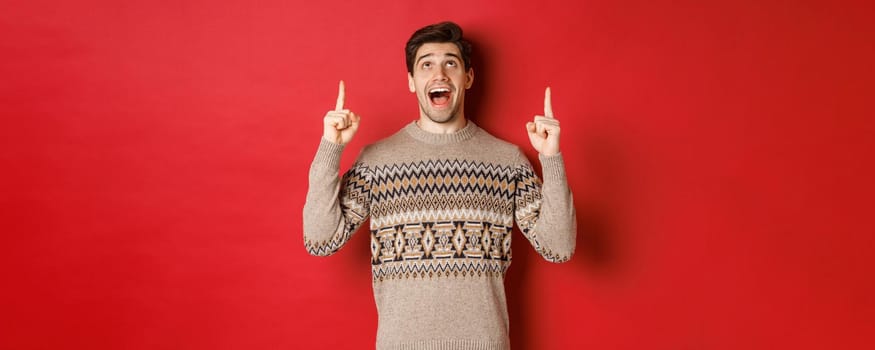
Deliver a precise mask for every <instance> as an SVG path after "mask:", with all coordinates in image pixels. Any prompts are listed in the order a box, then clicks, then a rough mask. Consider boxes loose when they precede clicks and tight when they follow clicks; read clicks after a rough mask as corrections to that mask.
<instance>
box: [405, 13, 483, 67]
mask: <svg viewBox="0 0 875 350" xmlns="http://www.w3.org/2000/svg"><path fill="white" fill-rule="evenodd" d="M427 43H453V44H456V46H457V47H458V48H459V52H460V53H461V54H462V61H463V63H464V64H465V71H467V70H469V69H471V43H470V42H468V40H465V38H463V37H462V28H461V27H459V25H458V24H455V23H453V22H441V23H436V24H432V25H428V26H425V27H422V28H420V29H419V30H417V31H416V32H414V33H413V35H411V36H410V39H409V40H407V45H406V46H405V47H404V52H405V54H406V55H407V72H408V73H410V74H413V64H414V63H415V62H416V51H417V50H419V47H420V46H422V45H423V44H427Z"/></svg>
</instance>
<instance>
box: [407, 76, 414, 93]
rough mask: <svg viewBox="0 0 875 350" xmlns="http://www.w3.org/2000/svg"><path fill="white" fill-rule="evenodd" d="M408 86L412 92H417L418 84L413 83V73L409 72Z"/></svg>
mask: <svg viewBox="0 0 875 350" xmlns="http://www.w3.org/2000/svg"><path fill="white" fill-rule="evenodd" d="M407 88H408V89H410V92H416V85H413V73H407Z"/></svg>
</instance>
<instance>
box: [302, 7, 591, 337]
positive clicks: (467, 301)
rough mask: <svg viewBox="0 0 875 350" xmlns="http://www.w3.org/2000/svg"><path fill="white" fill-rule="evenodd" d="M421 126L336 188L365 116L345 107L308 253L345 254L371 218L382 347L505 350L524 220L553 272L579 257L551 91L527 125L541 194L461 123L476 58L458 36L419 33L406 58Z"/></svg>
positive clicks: (310, 215)
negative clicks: (509, 286) (509, 279)
mask: <svg viewBox="0 0 875 350" xmlns="http://www.w3.org/2000/svg"><path fill="white" fill-rule="evenodd" d="M406 56H407V71H408V76H407V78H408V86H409V88H410V92H412V93H415V94H416V98H417V100H418V102H419V119H417V120H416V121H414V122H412V123H410V124H408V125H407V126H405V127H404V128H403V129H401V130H400V131H398V132H397V133H395V134H394V135H392V136H389V137H388V138H385V139H383V140H381V141H379V142H377V143H375V144H372V145H369V146H367V147H365V149H364V150H362V152H361V154H360V155H359V157H358V159H357V160H356V162H355V164H354V165H353V166H352V168H351V169H349V171H348V172H347V173H346V174H345V175H344V176H343V178H342V179H338V168H339V160H340V155H341V152H342V151H343V148H344V145H346V144H347V143H348V142H349V141H350V140H351V139H352V137H353V135H355V133H356V130H358V127H359V124H360V122H361V118H360V117H359V116H358V115H356V114H355V113H353V112H351V111H349V110H347V109H344V108H343V103H344V85H343V82H342V81H341V82H340V91H339V94H338V97H337V104H336V108H335V109H334V110H333V111H329V112H328V113H327V114H326V115H325V118H324V120H323V124H324V132H323V138H322V140H321V143H320V145H319V149H318V151H317V152H316V157H315V159H314V160H313V164H312V166H311V168H310V188H309V191H308V193H307V202H306V204H305V205H304V241H305V247H306V248H307V251H308V252H309V253H310V254H313V255H321V256H324V255H330V254H333V253H334V252H336V251H337V250H338V249H340V248H341V247H342V246H343V245H344V244H345V243H346V242H347V241H348V240H349V238H350V236H351V235H352V234H353V232H355V231H356V229H357V228H358V227H359V226H360V225H361V224H362V222H364V220H365V219H366V218H367V217H368V216H370V218H371V224H370V232H371V267H372V274H373V289H374V300H375V302H376V304H377V311H378V314H379V321H378V324H379V326H378V330H377V348H378V349H508V348H509V347H510V345H509V341H508V316H507V306H506V301H505V294H504V275H505V272H506V270H507V268H508V266H509V265H510V261H511V251H510V247H511V229H512V227H513V222H514V220H516V223H517V225H518V226H519V228H520V230H521V231H522V233H523V235H524V236H525V237H526V238H527V239H528V240H529V241H530V242H531V244H532V245H533V246H534V248H535V250H536V251H537V252H538V253H539V254H540V255H541V256H543V257H544V258H546V259H547V260H549V261H552V262H563V261H567V260H568V259H569V258H571V255H572V254H573V253H574V245H575V235H576V220H575V215H574V206H573V204H572V196H571V191H570V190H569V189H568V185H567V182H566V178H565V171H564V163H563V160H562V155H561V153H559V130H560V129H559V122H558V121H557V120H556V119H555V118H554V117H553V111H552V107H551V102H550V89H549V88H547V90H546V91H545V99H544V115H543V116H536V117H535V118H534V120H533V121H532V122H529V123H527V124H526V126H525V127H526V130H527V132H528V135H529V140H530V141H531V143H532V146H533V147H534V148H535V149H536V150H537V151H538V153H539V159H540V162H541V167H542V170H543V175H544V182H543V185H542V184H541V181H540V180H539V179H538V178H537V176H535V173H534V171H533V170H532V167H531V165H530V164H529V161H528V160H527V159H526V157H525V156H524V155H523V153H522V152H521V151H520V150H519V148H518V147H516V146H515V145H512V144H510V143H507V142H504V141H501V140H499V139H497V138H495V137H493V136H492V135H490V134H488V133H487V132H486V131H484V130H483V129H480V128H479V127H477V126H476V125H475V124H474V123H472V122H471V121H470V120H468V119H466V118H465V114H464V111H465V108H464V107H465V90H467V89H469V88H470V87H471V85H472V83H473V82H474V70H473V69H472V67H471V60H470V56H471V46H470V44H469V43H468V42H467V41H466V40H465V39H463V38H462V30H461V28H459V27H458V26H457V25H456V24H454V23H450V22H444V23H439V24H434V25H430V26H427V27H424V28H422V29H420V30H418V31H416V32H415V33H414V34H413V36H412V37H411V38H410V40H409V41H408V42H407V46H406Z"/></svg>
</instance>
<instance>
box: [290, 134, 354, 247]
mask: <svg viewBox="0 0 875 350" xmlns="http://www.w3.org/2000/svg"><path fill="white" fill-rule="evenodd" d="M343 148H344V146H343V145H337V144H334V143H332V142H330V141H327V140H325V139H322V141H321V142H320V144H319V149H318V150H317V151H316V157H315V158H314V159H313V163H312V164H311V165H310V180H309V185H310V186H309V188H308V190H307V200H306V203H304V247H305V248H306V249H307V252H308V253H310V254H312V255H316V256H328V255H331V254H334V253H335V252H337V251H338V250H339V249H340V248H341V247H343V245H344V244H346V242H348V241H349V239H350V238H351V237H352V234H353V233H355V231H356V230H357V229H358V228H359V226H361V224H362V223H363V222H364V221H365V219H367V217H368V214H369V211H370V206H369V203H370V175H369V169H368V167H367V166H366V165H365V164H364V163H362V162H361V161H360V159H359V160H357V161H356V163H355V164H354V165H353V166H352V168H350V169H349V170H348V171H347V172H346V174H344V176H343V178H339V177H338V174H339V168H340V155H341V153H342V152H343Z"/></svg>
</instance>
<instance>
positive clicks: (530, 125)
mask: <svg viewBox="0 0 875 350" xmlns="http://www.w3.org/2000/svg"><path fill="white" fill-rule="evenodd" d="M526 131H528V132H529V133H530V134H534V133H535V131H537V129H536V128H535V123H533V122H528V123H526Z"/></svg>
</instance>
